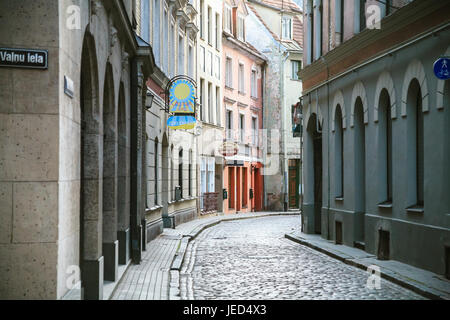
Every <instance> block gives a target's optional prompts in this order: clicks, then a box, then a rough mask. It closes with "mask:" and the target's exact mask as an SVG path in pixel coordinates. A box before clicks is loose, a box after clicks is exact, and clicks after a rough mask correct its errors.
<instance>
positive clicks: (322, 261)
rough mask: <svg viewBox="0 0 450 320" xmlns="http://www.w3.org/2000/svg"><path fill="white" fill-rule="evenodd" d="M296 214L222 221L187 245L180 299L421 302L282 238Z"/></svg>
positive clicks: (296, 222)
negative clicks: (369, 282) (371, 283)
mask: <svg viewBox="0 0 450 320" xmlns="http://www.w3.org/2000/svg"><path fill="white" fill-rule="evenodd" d="M299 228H300V219H299V217H298V216H277V217H263V218H256V219H246V220H237V221H229V222H222V223H220V224H218V225H216V226H214V227H211V228H209V229H206V230H205V231H204V232H202V233H201V234H200V235H199V236H198V237H197V238H196V239H195V240H193V241H191V242H190V244H189V246H188V250H187V253H186V257H185V260H184V264H183V267H182V270H181V274H180V291H181V292H180V293H181V299H196V300H197V299H199V300H203V299H206V300H211V299H423V297H421V296H419V295H417V294H415V293H413V292H411V291H409V290H407V289H404V288H402V287H400V286H397V285H395V284H393V283H391V282H388V281H386V280H384V279H381V288H380V289H373V290H371V289H369V288H367V286H366V283H367V279H368V276H369V274H368V273H367V272H364V271H363V270H360V269H358V268H355V267H351V266H348V265H346V264H344V263H342V262H340V261H337V260H335V259H333V258H331V257H328V256H326V255H324V254H322V253H319V252H317V251H314V250H312V249H310V248H307V247H304V246H302V245H299V244H296V243H294V242H292V241H290V240H288V239H286V238H284V234H285V233H287V232H291V231H292V230H294V229H299Z"/></svg>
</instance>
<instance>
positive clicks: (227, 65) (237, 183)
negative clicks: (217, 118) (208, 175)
mask: <svg viewBox="0 0 450 320" xmlns="http://www.w3.org/2000/svg"><path fill="white" fill-rule="evenodd" d="M247 15H248V12H247V9H246V6H245V4H244V1H242V0H239V1H237V0H226V1H224V11H223V20H224V21H223V26H224V27H223V29H224V31H223V37H222V45H223V47H222V53H223V62H224V63H223V64H222V65H223V73H222V74H223V75H224V76H223V78H222V79H223V93H224V94H223V95H224V103H223V105H224V108H223V117H224V118H223V119H225V121H224V124H225V137H224V140H225V141H224V144H225V145H226V146H227V150H234V152H228V153H227V154H226V156H225V163H224V172H223V183H224V191H225V192H224V194H225V195H226V196H225V197H224V200H223V201H224V203H223V211H224V213H235V212H254V211H261V210H263V198H264V190H263V189H264V187H263V186H264V183H263V176H262V175H261V172H262V169H261V168H262V151H261V150H262V145H263V143H262V139H261V136H262V135H261V132H262V129H263V127H262V126H263V118H262V117H263V97H262V93H263V85H264V70H265V65H266V59H265V57H264V56H263V55H262V54H261V53H259V52H258V50H256V49H255V48H254V47H253V46H251V45H250V44H248V43H247V42H246V40H245V32H246V30H245V20H246V17H247Z"/></svg>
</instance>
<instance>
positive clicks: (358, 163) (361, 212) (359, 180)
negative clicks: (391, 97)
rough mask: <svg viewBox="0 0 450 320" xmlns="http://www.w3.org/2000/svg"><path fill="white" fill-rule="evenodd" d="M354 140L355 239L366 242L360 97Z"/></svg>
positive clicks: (361, 106) (356, 105) (364, 178)
mask: <svg viewBox="0 0 450 320" xmlns="http://www.w3.org/2000/svg"><path fill="white" fill-rule="evenodd" d="M354 139H355V140H354V156H355V160H354V168H355V185H354V188H355V221H354V239H355V241H356V242H364V222H365V221H364V220H365V212H366V134H365V127H364V107H363V103H362V100H361V98H360V97H358V98H357V99H356V101H355V125H354Z"/></svg>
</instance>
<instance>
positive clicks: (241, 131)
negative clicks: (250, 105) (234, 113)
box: [239, 114, 245, 143]
mask: <svg viewBox="0 0 450 320" xmlns="http://www.w3.org/2000/svg"><path fill="white" fill-rule="evenodd" d="M244 130H245V115H243V114H240V115H239V141H240V142H242V143H244Z"/></svg>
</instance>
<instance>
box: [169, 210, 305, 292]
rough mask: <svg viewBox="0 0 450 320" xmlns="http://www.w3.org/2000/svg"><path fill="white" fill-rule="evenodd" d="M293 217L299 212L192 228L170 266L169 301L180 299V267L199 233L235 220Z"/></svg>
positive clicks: (248, 217) (231, 219)
mask: <svg viewBox="0 0 450 320" xmlns="http://www.w3.org/2000/svg"><path fill="white" fill-rule="evenodd" d="M290 215H292V216H295V215H298V216H299V215H300V212H299V211H295V212H277V213H269V214H263V215H260V216H242V217H230V218H220V217H219V218H218V219H217V220H215V221H210V222H206V223H203V224H200V225H198V226H196V227H195V228H194V230H193V231H191V232H189V233H188V234H186V235H183V238H182V239H181V240H180V248H179V249H178V250H177V252H176V253H175V256H174V258H173V261H172V264H171V266H170V274H169V299H170V300H179V299H180V297H179V295H180V282H179V278H180V271H181V266H182V265H183V261H184V256H185V254H186V249H187V246H188V244H189V242H191V241H192V240H194V239H195V238H196V237H197V236H198V235H199V234H200V233H202V232H203V231H204V230H206V229H208V228H211V227H214V226H215V225H218V224H219V223H221V222H222V221H225V222H226V221H235V220H245V219H254V218H264V217H273V216H290Z"/></svg>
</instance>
